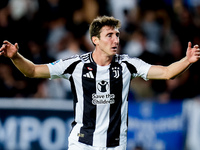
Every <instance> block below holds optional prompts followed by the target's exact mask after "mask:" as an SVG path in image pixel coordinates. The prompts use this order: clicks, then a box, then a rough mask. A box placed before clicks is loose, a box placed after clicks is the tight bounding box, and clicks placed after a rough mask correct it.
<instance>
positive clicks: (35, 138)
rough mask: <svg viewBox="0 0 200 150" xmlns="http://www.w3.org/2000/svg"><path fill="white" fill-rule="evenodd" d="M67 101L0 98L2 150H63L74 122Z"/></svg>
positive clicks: (71, 107)
mask: <svg viewBox="0 0 200 150" xmlns="http://www.w3.org/2000/svg"><path fill="white" fill-rule="evenodd" d="M72 109H73V104H72V101H67V100H47V99H44V100H42V99H31V100H29V99H1V100H0V149H1V150H64V149H65V150H66V149H67V144H68V135H69V132H70V129H71V122H72V119H73V111H72Z"/></svg>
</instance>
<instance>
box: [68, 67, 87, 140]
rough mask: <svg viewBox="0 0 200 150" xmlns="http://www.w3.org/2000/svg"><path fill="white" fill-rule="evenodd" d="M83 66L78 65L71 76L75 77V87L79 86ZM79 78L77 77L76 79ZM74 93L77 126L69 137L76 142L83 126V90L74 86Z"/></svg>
mask: <svg viewBox="0 0 200 150" xmlns="http://www.w3.org/2000/svg"><path fill="white" fill-rule="evenodd" d="M82 67H83V64H82V63H79V64H78V65H77V69H75V70H74V72H73V74H74V76H77V78H76V79H74V82H75V84H76V85H81V82H82V79H81V77H80V74H82V69H81V68H82ZM78 76H79V77H78ZM75 88H76V91H77V93H78V94H77V99H78V102H77V104H76V108H75V110H74V111H75V114H76V115H75V121H76V122H77V124H76V125H75V126H74V128H73V130H72V133H71V134H70V137H71V138H72V139H76V140H77V141H78V139H79V136H77V134H78V133H80V128H81V127H82V126H83V107H84V106H83V103H84V102H83V88H82V86H75Z"/></svg>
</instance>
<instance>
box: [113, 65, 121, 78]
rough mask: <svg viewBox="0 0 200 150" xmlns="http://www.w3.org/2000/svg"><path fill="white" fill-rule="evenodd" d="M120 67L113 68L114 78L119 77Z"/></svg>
mask: <svg viewBox="0 0 200 150" xmlns="http://www.w3.org/2000/svg"><path fill="white" fill-rule="evenodd" d="M119 70H120V69H119V67H113V68H112V71H113V73H114V78H119V75H120V74H119Z"/></svg>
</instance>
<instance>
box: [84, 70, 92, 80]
mask: <svg viewBox="0 0 200 150" xmlns="http://www.w3.org/2000/svg"><path fill="white" fill-rule="evenodd" d="M83 76H84V77H86V78H92V79H94V75H93V74H92V71H90V72H88V73H86V74H84V75H83Z"/></svg>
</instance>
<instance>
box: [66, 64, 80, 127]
mask: <svg viewBox="0 0 200 150" xmlns="http://www.w3.org/2000/svg"><path fill="white" fill-rule="evenodd" d="M79 62H81V60H79V61H76V62H74V63H72V64H71V65H70V66H69V67H68V68H67V69H66V70H65V71H64V73H63V74H66V73H69V74H72V73H73V71H74V69H75V68H76V65H77V64H78V63H79ZM69 81H70V83H71V90H72V93H73V105H74V116H75V115H76V114H75V108H76V103H77V102H78V99H77V94H76V93H77V92H76V88H75V85H74V79H73V78H72V77H71V78H70V79H69ZM71 125H72V128H73V127H74V126H75V125H76V122H75V121H73V122H72V124H71Z"/></svg>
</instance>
